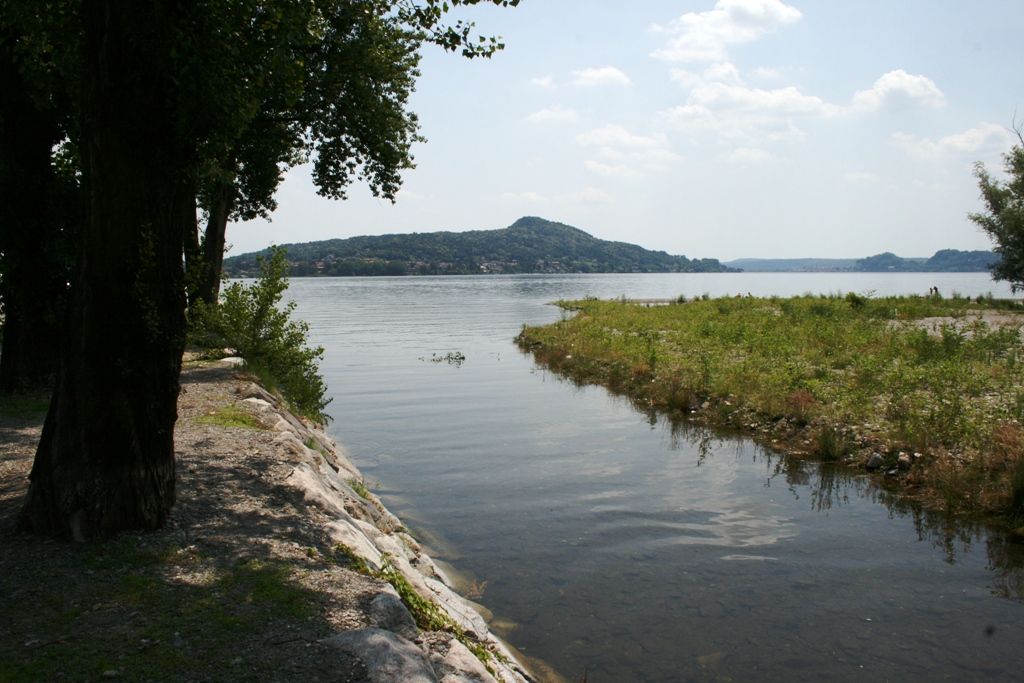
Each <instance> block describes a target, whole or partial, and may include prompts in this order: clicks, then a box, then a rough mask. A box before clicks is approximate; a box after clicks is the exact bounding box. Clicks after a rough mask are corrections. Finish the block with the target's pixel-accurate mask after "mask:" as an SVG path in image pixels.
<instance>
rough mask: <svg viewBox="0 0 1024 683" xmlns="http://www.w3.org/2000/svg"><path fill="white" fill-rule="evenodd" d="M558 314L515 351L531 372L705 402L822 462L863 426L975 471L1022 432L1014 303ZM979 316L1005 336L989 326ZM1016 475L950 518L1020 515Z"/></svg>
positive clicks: (682, 407) (680, 407) (820, 301)
mask: <svg viewBox="0 0 1024 683" xmlns="http://www.w3.org/2000/svg"><path fill="white" fill-rule="evenodd" d="M559 304H560V305H561V306H562V307H563V308H566V309H571V310H573V311H576V315H574V316H570V317H567V318H566V319H563V320H561V321H559V322H556V323H553V324H550V325H545V326H541V327H524V328H523V331H522V333H521V334H520V336H519V337H518V341H519V343H520V345H521V347H523V348H524V349H528V350H531V351H532V352H533V353H534V355H535V357H536V358H537V360H538V361H540V362H542V363H544V364H545V365H547V366H549V367H551V368H553V369H555V370H557V371H559V372H561V373H563V374H565V375H567V376H568V377H570V378H571V379H573V380H574V381H576V382H592V383H599V384H604V385H606V386H608V387H610V388H612V389H613V390H616V391H620V392H623V393H626V394H628V395H630V396H632V397H633V398H636V399H639V400H642V401H643V402H644V403H645V404H647V405H652V406H654V407H656V408H661V409H664V410H667V411H675V412H679V413H688V412H689V410H691V409H693V408H694V407H695V406H696V405H700V404H703V403H704V402H710V407H711V410H709V411H705V413H706V414H707V415H708V416H709V417H710V418H712V421H714V422H719V423H722V424H733V423H735V424H736V425H737V426H741V425H743V423H744V421H746V422H749V421H751V420H753V421H755V422H757V423H758V424H760V425H769V426H770V425H773V424H777V423H779V422H780V421H782V420H783V419H784V420H785V422H784V424H786V425H788V426H796V427H799V428H807V429H813V430H814V431H813V432H812V439H817V443H814V444H813V445H812V450H815V451H817V453H818V454H819V455H820V456H821V458H822V459H825V460H839V459H842V458H844V457H845V456H846V455H848V454H849V453H850V452H852V451H853V450H854V447H855V446H856V445H857V443H856V440H852V441H851V440H850V439H848V438H847V437H846V436H844V435H845V434H846V433H847V432H846V431H845V430H843V429H842V428H843V427H844V426H859V427H863V429H861V430H860V431H859V434H860V436H859V437H858V438H859V439H861V441H863V436H864V434H869V435H870V437H871V438H872V439H874V440H875V441H876V442H880V443H882V444H883V445H885V446H888V447H891V448H892V449H901V450H908V451H921V452H931V453H946V454H953V455H955V456H957V457H955V458H953V461H955V462H962V463H967V462H973V461H974V460H977V459H978V458H982V459H984V458H986V457H989V456H988V455H987V454H988V452H989V451H990V450H991V449H990V448H989V444H990V443H991V441H992V439H993V434H994V432H995V430H998V429H1000V428H1001V425H1006V424H1017V423H1019V422H1020V421H1021V420H1022V419H1024V362H1022V361H1024V347H1022V344H1021V326H1022V324H1024V308H1022V307H1021V305H1020V304H1019V303H1018V302H1014V301H1000V300H993V299H991V298H987V297H979V298H978V299H976V300H972V299H967V298H963V297H956V298H952V299H943V298H941V297H919V296H911V297H882V298H873V297H870V296H867V295H858V294H853V295H846V296H839V295H830V296H810V295H807V296H800V297H792V298H778V297H771V298H763V297H742V298H740V297H737V298H718V299H711V298H700V299H694V300H691V301H688V302H685V303H684V302H682V301H679V302H677V303H676V304H675V305H666V306H639V305H633V304H629V303H626V302H622V301H597V300H581V301H571V302H559ZM986 313H988V314H989V315H990V317H991V316H992V315H995V314H998V316H1001V317H1002V318H1003V319H1004V322H1005V319H1006V318H1007V317H1009V318H1010V324H1001V325H998V326H997V325H989V324H988V323H987V322H986V320H985V317H984V315H985V314H986ZM1014 314H1016V315H1017V317H1014ZM1014 457H1016V456H1014ZM1013 462H1014V463H1015V462H1016V460H1014V461H1013ZM1011 471H1012V472H1015V471H1016V470H1015V469H1014V468H1013V467H1011V466H1010V465H1009V464H1006V465H1005V466H1002V465H1001V466H1000V467H987V466H985V467H981V466H979V472H982V473H983V474H979V473H975V474H974V475H972V476H971V477H969V478H968V479H969V480H970V482H971V483H970V486H974V487H977V486H981V487H982V488H983V489H985V491H982V492H977V491H976V492H974V493H976V494H977V495H971V496H966V497H964V496H960V502H958V503H956V506H958V507H967V508H972V507H973V508H983V509H1006V508H1009V507H1010V506H1015V505H1016V503H1013V502H1011V498H1013V496H1011V481H1010V480H1011V477H1010V472H1011ZM951 476H952V475H951ZM950 480H952V479H950ZM1022 486H1024V485H1022ZM954 488H957V487H954ZM1015 490H1020V489H1019V488H1018V489H1015ZM955 498H956V496H955V495H951V496H949V499H950V500H951V501H952V500H954V499H955ZM982 501H988V502H982Z"/></svg>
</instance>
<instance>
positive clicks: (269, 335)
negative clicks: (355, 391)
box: [189, 247, 331, 423]
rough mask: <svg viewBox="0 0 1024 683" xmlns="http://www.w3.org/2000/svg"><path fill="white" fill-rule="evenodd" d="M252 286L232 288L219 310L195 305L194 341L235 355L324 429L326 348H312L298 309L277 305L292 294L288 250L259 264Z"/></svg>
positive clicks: (192, 317)
mask: <svg viewBox="0 0 1024 683" xmlns="http://www.w3.org/2000/svg"><path fill="white" fill-rule="evenodd" d="M259 268H260V277H259V279H258V280H257V281H256V282H255V283H253V284H252V285H248V286H246V285H243V284H241V283H239V282H235V283H232V284H230V285H228V286H227V287H225V288H224V291H223V292H222V293H221V300H220V304H219V305H218V306H206V305H204V304H203V302H201V301H200V302H196V303H195V304H193V306H192V308H191V309H190V311H189V336H190V341H191V342H192V343H193V344H195V345H197V346H204V347H225V346H230V347H232V348H234V349H236V350H237V351H238V353H239V355H241V356H242V357H243V358H245V362H246V367H247V368H248V369H250V370H251V371H253V372H254V373H255V374H256V375H257V376H258V377H259V378H260V379H261V380H262V381H263V382H264V383H265V384H268V385H269V387H268V388H272V389H277V390H278V391H280V392H281V394H282V395H283V396H284V398H285V400H286V401H287V402H288V403H289V405H290V406H291V407H292V408H293V409H294V410H295V411H296V412H298V413H299V414H301V415H304V416H306V417H308V418H310V419H311V420H314V421H316V422H320V423H325V422H327V421H328V420H329V419H330V417H329V416H328V415H327V414H326V413H324V408H326V407H327V404H328V403H330V401H331V399H329V398H326V397H325V394H326V392H327V385H326V384H325V383H324V380H323V377H321V376H320V372H319V361H320V359H321V358H323V354H324V350H323V347H320V346H317V347H310V346H309V345H308V334H309V325H308V324H306V323H305V322H302V321H295V320H292V319H291V314H292V311H293V310H294V309H295V303H294V302H289V303H288V304H286V305H285V306H283V307H281V306H279V305H278V304H279V303H280V301H281V297H282V296H283V295H284V292H285V290H286V289H288V278H287V276H286V275H287V272H288V262H287V260H286V259H285V250H284V249H282V248H280V247H272V248H271V250H270V257H269V258H260V259H259Z"/></svg>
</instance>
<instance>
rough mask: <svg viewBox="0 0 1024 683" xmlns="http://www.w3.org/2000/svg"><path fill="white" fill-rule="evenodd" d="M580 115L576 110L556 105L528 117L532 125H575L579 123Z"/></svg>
mask: <svg viewBox="0 0 1024 683" xmlns="http://www.w3.org/2000/svg"><path fill="white" fill-rule="evenodd" d="M579 118H580V115H579V113H577V112H576V110H575V109H570V108H569V107H562V106H560V105H555V106H553V107H548V108H546V109H541V110H540V111H535V112H533V113H532V114H530V115H529V116H527V117H526V120H527V121H529V122H530V123H549V122H557V123H575V122H576V121H579Z"/></svg>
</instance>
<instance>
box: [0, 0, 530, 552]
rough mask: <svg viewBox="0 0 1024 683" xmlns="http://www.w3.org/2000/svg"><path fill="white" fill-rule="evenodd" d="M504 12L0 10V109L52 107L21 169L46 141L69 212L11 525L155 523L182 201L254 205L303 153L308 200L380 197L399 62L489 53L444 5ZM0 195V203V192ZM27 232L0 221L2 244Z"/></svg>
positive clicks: (75, 2)
mask: <svg viewBox="0 0 1024 683" xmlns="http://www.w3.org/2000/svg"><path fill="white" fill-rule="evenodd" d="M517 3H518V0H307V1H306V2H292V1H289V0H201V1H199V2H195V1H191V0H148V1H147V2H130V3H123V2H117V1H116V0H4V1H3V2H2V4H0V43H2V46H0V47H3V48H4V50H5V53H4V54H5V55H9V56H10V59H9V60H8V62H9V64H10V66H11V67H12V69H13V71H12V75H11V77H10V78H7V77H5V84H7V83H13V84H14V85H13V86H11V87H13V88H16V89H17V92H16V93H15V94H16V95H18V97H17V98H13V97H12V98H11V99H10V100H9V101H11V102H13V101H15V99H17V100H18V101H24V102H26V103H28V104H26V106H25V107H22V109H23V111H20V112H19V116H23V115H26V112H28V111H29V110H30V109H31V107H33V106H34V107H36V108H37V109H39V110H41V111H49V110H51V109H52V110H54V116H53V120H54V121H55V124H54V127H53V128H52V129H51V130H49V131H47V135H39V136H36V137H34V138H33V140H36V142H35V144H34V147H33V148H32V149H31V150H30V151H31V158H32V159H34V160H38V159H43V160H44V163H42V164H39V163H35V162H34V164H35V165H34V168H39V169H40V170H38V171H37V173H38V174H39V176H40V178H42V177H43V176H45V175H46V174H47V173H49V171H48V170H47V169H48V168H49V167H52V166H55V164H54V161H55V157H54V156H53V149H54V143H55V142H57V143H60V144H59V145H58V148H59V149H61V150H64V152H66V154H65V155H64V157H65V158H66V159H69V160H70V163H71V164H72V166H73V167H74V172H73V176H74V177H75V178H76V180H77V181H78V184H79V185H80V187H81V205H82V211H81V216H82V218H81V225H80V226H78V227H79V229H78V230H77V231H76V233H75V246H74V249H73V252H74V254H75V256H76V259H75V265H74V269H73V275H72V277H71V278H70V280H71V287H70V293H69V302H68V306H67V314H66V316H65V319H64V323H63V334H62V339H63V344H62V347H61V351H60V362H59V364H58V371H57V374H56V380H55V386H54V392H53V398H52V400H51V404H50V409H49V412H48V414H47V418H46V423H45V425H44V427H43V434H42V438H41V440H40V444H39V448H38V450H37V452H36V459H35V462H34V464H33V469H32V474H31V484H30V487H29V493H28V497H27V499H26V502H25V506H24V508H23V513H22V520H21V525H22V527H23V528H25V529H29V530H32V531H34V532H36V533H42V534H49V535H56V536H64V537H73V538H78V539H88V538H96V537H103V536H107V535H110V534H112V533H115V532H117V531H119V530H121V529H125V528H153V527H158V526H160V525H162V524H163V523H164V521H165V520H166V517H167V514H168V511H169V510H170V508H171V505H172V504H173V501H174V446H173V432H174V423H175V420H176V417H177V415H176V404H177V394H178V375H179V372H180V368H181V355H182V351H183V348H184V343H185V341H184V340H185V304H186V286H187V283H188V280H187V279H186V273H185V269H184V266H183V261H191V262H192V263H193V264H194V263H195V262H196V261H197V260H199V244H197V240H196V234H197V215H196V210H197V204H198V205H199V206H201V207H202V208H203V209H204V210H205V211H206V212H207V213H208V214H209V218H210V220H211V222H212V221H213V219H214V217H215V215H216V218H217V223H218V225H219V224H221V223H222V221H224V220H226V217H227V216H228V215H230V214H232V213H234V214H236V215H239V216H243V217H244V216H249V215H260V214H264V213H266V212H269V211H271V210H272V209H273V193H274V190H275V189H276V187H277V184H278V183H279V181H280V177H281V173H282V171H283V169H284V168H286V167H287V166H288V165H289V164H292V163H296V162H297V161H300V160H304V159H310V160H311V161H312V163H313V166H314V179H315V181H316V183H317V186H318V188H319V191H320V192H321V193H323V194H325V195H327V196H331V197H338V198H342V197H344V195H345V188H346V187H347V186H348V185H349V184H350V183H352V182H353V181H355V180H357V179H363V180H365V181H366V182H367V183H368V184H369V185H370V187H371V189H372V190H373V191H374V192H375V193H379V194H380V195H381V196H384V197H392V196H393V195H394V193H395V192H396V191H397V189H398V186H399V183H400V182H401V175H400V174H401V172H402V171H403V170H406V169H408V168H410V167H411V166H412V156H411V154H410V148H411V145H412V144H413V143H415V142H416V141H418V140H420V139H421V138H420V137H419V134H418V124H417V121H416V118H415V115H414V114H413V113H412V112H410V111H409V110H408V97H409V94H410V93H411V92H412V89H413V86H414V84H415V80H416V77H417V76H418V75H419V72H418V50H419V49H420V47H421V46H423V45H425V44H434V45H437V46H440V47H441V48H443V49H445V50H448V51H457V52H460V53H461V54H462V55H463V56H465V57H469V58H473V57H487V56H490V55H491V54H493V53H494V52H495V51H496V50H498V49H500V48H501V43H500V42H499V41H498V40H497V39H495V38H486V37H476V36H475V34H474V33H473V25H472V24H471V23H467V22H463V21H456V22H454V23H446V22H445V18H446V16H447V14H448V12H449V11H450V10H452V9H453V8H457V7H459V6H467V5H477V4H491V5H497V6H512V5H516V4H517ZM8 97H9V93H8V91H7V90H6V89H5V92H4V98H5V101H8V100H7V98H8ZM0 123H2V122H0ZM10 131H11V128H10V127H9V126H8V128H7V132H10ZM0 149H3V150H4V151H3V154H4V158H3V159H0V167H4V168H11V167H12V165H11V163H10V162H12V160H13V159H12V157H11V155H10V154H8V152H7V151H6V150H7V149H8V147H6V146H5V147H3V148H0ZM46 159H49V160H50V164H49V165H48V164H46V163H45V160H46ZM15 161H16V160H15ZM4 177H5V178H10V177H11V174H10V173H7V174H6V175H5V176H4ZM43 179H44V180H45V178H43ZM35 186H38V187H44V186H45V183H42V184H37V185H35ZM0 192H2V194H3V196H2V197H0V200H5V201H6V200H9V199H11V198H12V197H13V196H14V193H15V189H14V185H13V184H12V183H9V182H5V184H4V186H3V188H2V189H0ZM46 199H47V197H46V195H45V193H44V192H42V191H39V192H35V193H33V195H32V200H33V201H35V202H37V203H39V204H40V205H42V204H43V203H44V202H45V201H46ZM32 229H33V228H32V227H31V222H26V221H21V222H20V223H17V224H14V223H11V224H9V225H5V226H4V230H5V231H6V232H5V234H12V231H17V232H18V233H19V234H23V233H25V231H26V230H32ZM208 232H209V229H208ZM38 234H40V235H46V234H48V233H46V232H44V231H39V233H38ZM214 237H215V238H216V235H214ZM219 239H220V240H223V234H222V232H221V234H220V237H219ZM43 240H44V244H45V243H48V242H49V241H52V238H49V237H46V238H43ZM213 246H214V247H216V243H215V242H214V243H213ZM216 251H217V249H216V248H214V249H213V252H216ZM216 266H217V269H219V260H218V261H217V262H216ZM190 270H191V266H190ZM4 282H5V286H6V285H7V284H9V282H8V281H7V280H5V281H4ZM10 294H11V293H10V292H6V290H5V296H6V295H10ZM14 294H16V295H17V294H18V293H14ZM25 294H26V291H24V290H23V291H21V292H20V295H22V296H24V295H25ZM5 352H6V348H5Z"/></svg>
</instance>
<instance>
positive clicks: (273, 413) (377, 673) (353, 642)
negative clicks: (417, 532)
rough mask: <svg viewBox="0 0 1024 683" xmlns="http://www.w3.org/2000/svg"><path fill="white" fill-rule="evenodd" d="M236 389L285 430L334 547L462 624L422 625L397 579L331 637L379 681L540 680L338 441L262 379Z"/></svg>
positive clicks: (283, 447)
mask: <svg viewBox="0 0 1024 683" xmlns="http://www.w3.org/2000/svg"><path fill="white" fill-rule="evenodd" d="M233 361H234V359H230V358H228V359H224V360H222V361H221V362H222V363H231V362H233ZM236 393H237V394H238V395H239V397H240V401H241V403H243V404H246V405H247V406H248V407H249V408H250V409H252V410H254V412H255V413H256V414H257V416H258V417H259V419H260V421H261V422H262V423H263V424H265V425H269V427H270V429H271V430H273V431H275V432H278V436H277V437H275V438H274V443H275V445H276V446H277V447H278V454H279V456H280V457H281V458H282V460H286V461H288V462H291V463H293V465H294V466H293V469H292V471H291V473H290V474H289V475H288V476H287V477H286V479H285V484H286V485H288V486H290V487H292V488H293V489H295V490H296V491H298V492H300V493H301V494H302V496H303V499H304V500H305V502H306V503H307V504H309V505H311V506H315V507H317V508H318V509H319V510H320V512H321V513H324V514H326V515H327V517H329V518H330V519H329V521H327V522H326V524H325V525H324V532H325V533H326V534H327V536H328V537H329V538H330V539H331V541H332V542H333V543H334V548H335V549H336V550H338V551H340V552H342V553H344V554H345V555H347V556H348V558H349V559H350V560H353V561H354V564H355V565H356V566H358V568H359V571H360V572H361V573H363V574H364V575H367V576H371V577H381V578H382V580H383V581H387V577H389V576H396V575H397V581H398V582H402V583H407V584H408V586H409V587H411V588H412V589H413V590H414V591H415V592H416V594H418V595H419V596H420V597H421V598H422V599H424V600H427V601H429V602H431V603H433V604H434V605H436V606H437V607H438V608H439V609H440V610H441V612H443V615H442V617H441V619H442V620H443V621H449V622H450V624H453V625H454V626H453V627H451V631H454V632H455V633H452V632H451V631H436V632H424V631H422V630H421V629H420V628H418V627H417V623H416V622H417V619H416V618H414V617H413V615H412V613H411V612H410V610H409V609H408V608H407V606H406V604H405V603H403V600H402V597H401V596H400V594H399V592H398V591H396V590H395V586H394V585H393V583H394V582H395V579H392V580H391V581H390V582H385V583H382V584H381V585H380V586H379V587H380V592H378V593H377V594H376V595H373V596H372V597H370V598H369V600H368V604H369V611H368V614H367V615H366V616H367V618H368V620H369V622H370V624H371V625H370V626H368V627H367V628H363V629H356V630H351V631H343V632H341V633H338V634H336V635H334V636H331V637H330V638H328V639H327V641H326V642H328V643H330V644H331V645H332V646H334V647H337V648H339V649H341V650H344V651H346V652H348V653H349V654H350V655H352V656H354V657H356V658H358V659H360V660H361V661H362V662H363V663H364V664H365V665H366V666H367V668H368V670H369V672H370V676H369V678H370V680H372V681H399V680H400V681H432V680H438V681H441V683H458V682H462V681H493V680H497V681H501V682H502V683H520V682H523V683H525V682H526V681H530V680H533V679H532V678H531V677H530V676H529V675H528V674H527V673H526V669H525V667H524V666H523V665H522V664H520V663H519V662H518V661H517V659H516V657H515V655H514V654H513V653H512V652H511V650H510V649H509V648H508V647H507V646H506V645H505V644H504V643H503V642H502V641H501V640H499V639H498V638H497V637H496V636H494V635H493V634H492V633H491V632H490V630H489V629H488V627H487V622H486V621H485V620H484V618H483V617H482V616H481V614H480V612H479V611H478V607H477V606H476V605H475V604H474V603H472V602H470V601H469V600H467V599H466V598H463V597H462V596H460V595H459V594H458V593H456V592H455V590H454V588H453V584H452V581H451V579H449V578H448V576H447V575H446V574H445V573H444V571H442V570H441V568H440V567H438V566H437V565H436V564H435V563H434V561H433V560H432V559H431V558H430V557H429V556H428V555H427V554H426V553H425V552H424V551H423V549H422V547H421V546H420V544H419V543H418V542H417V541H416V539H414V538H413V537H412V536H411V535H410V534H409V533H408V532H407V531H406V529H405V527H404V526H403V524H402V522H401V520H399V519H398V518H397V517H395V516H394V515H393V514H392V513H391V512H390V511H388V509H387V508H386V507H385V506H384V505H383V503H381V501H380V499H379V498H377V497H376V496H375V495H374V494H372V493H371V492H369V491H368V490H366V488H365V485H364V484H363V477H362V474H361V473H360V472H359V470H358V468H356V466H355V465H354V464H353V463H352V461H351V460H350V459H349V458H348V456H347V454H346V453H345V452H344V450H343V449H341V448H340V447H339V446H338V445H337V443H335V442H334V441H333V440H332V439H331V438H330V437H329V436H328V435H327V434H326V433H325V432H324V431H322V430H321V429H319V428H317V427H315V426H312V425H309V424H307V423H305V422H304V421H302V420H300V419H299V418H297V417H296V416H294V415H293V414H292V413H290V412H289V411H288V410H287V408H285V407H284V406H282V404H281V403H280V401H279V400H277V399H276V397H274V396H273V395H272V394H270V393H269V392H267V391H266V390H265V389H263V388H262V387H260V386H259V385H257V384H254V383H249V384H244V385H241V386H240V387H239V388H238V390H237V392H236ZM428 609H429V608H428ZM445 616H447V619H445V618H444V617H445ZM428 628H429V626H428ZM466 641H469V643H470V645H471V646H472V647H473V649H474V651H475V652H476V654H474V652H473V651H471V650H470V648H469V647H467V645H466ZM488 653H489V654H488Z"/></svg>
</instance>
